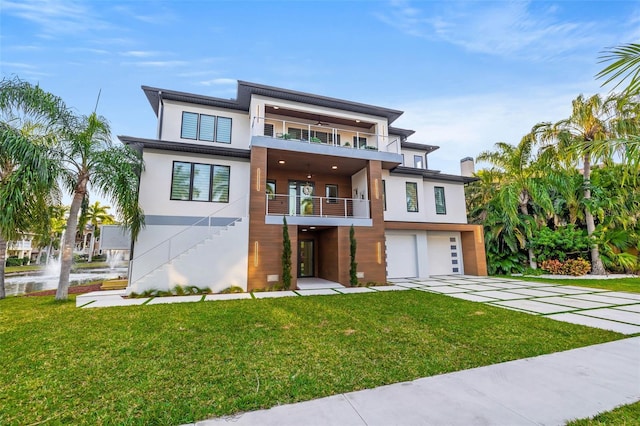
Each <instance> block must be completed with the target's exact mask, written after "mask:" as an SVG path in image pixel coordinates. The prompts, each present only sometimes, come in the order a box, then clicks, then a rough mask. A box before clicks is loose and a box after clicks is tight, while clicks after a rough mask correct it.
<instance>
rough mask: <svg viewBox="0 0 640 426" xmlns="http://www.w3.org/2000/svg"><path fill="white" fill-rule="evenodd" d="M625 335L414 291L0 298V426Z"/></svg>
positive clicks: (292, 389)
mask: <svg viewBox="0 0 640 426" xmlns="http://www.w3.org/2000/svg"><path fill="white" fill-rule="evenodd" d="M623 337H624V336H622V335H620V334H617V333H613V332H609V331H605V330H599V329H593V328H588V327H583V326H579V325H574V324H569V323H564V322H559V321H554V320H551V319H547V318H542V317H539V316H534V315H528V314H524V313H520V312H514V311H510V310H507V309H501V308H496V307H492V306H488V305H484V304H479V303H473V302H467V301H464V300H459V299H454V298H451V297H447V296H442V295H437V294H431V293H426V292H421V291H417V290H410V291H400V292H381V293H375V294H354V295H344V296H315V297H295V298H284V299H262V300H237V301H226V302H200V303H185V304H175V305H153V306H152V305H148V306H135V307H134V306H131V307H115V308H97V309H78V308H76V307H75V304H74V302H68V303H56V302H54V301H53V298H51V297H14V298H9V299H6V300H2V301H0V342H1V344H0V360H2V366H3V367H2V368H1V369H0V406H1V407H2V409H0V424H33V423H40V422H42V423H46V424H92V425H93V424H182V423H189V422H194V421H197V420H202V419H206V418H208V417H211V416H220V415H225V414H231V413H237V412H240V411H250V410H256V409H259V408H266V407H272V406H275V405H278V404H285V403H291V402H295V401H302V400H309V399H313V398H319V397H323V396H327V395H333V394H337V393H342V392H349V391H354V390H359V389H365V388H373V387H376V386H380V385H384V384H388V383H394V382H399V381H406V380H412V379H416V378H418V377H424V376H431V375H434V374H441V373H447V372H451V371H457V370H462V369H467V368H472V367H477V366H482V365H488V364H494V363H498V362H503V361H508V360H513V359H519V358H525V357H530V356H535V355H540V354H545V353H551V352H556V351H561V350H567V349H571V348H576V347H581V346H586V345H591V344H596V343H601V342H606V341H611V340H616V339H620V338H623Z"/></svg>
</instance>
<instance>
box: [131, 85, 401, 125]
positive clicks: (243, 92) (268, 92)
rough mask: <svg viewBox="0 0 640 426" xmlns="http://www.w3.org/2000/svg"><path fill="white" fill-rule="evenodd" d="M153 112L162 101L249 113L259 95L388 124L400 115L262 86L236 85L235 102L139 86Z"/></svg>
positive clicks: (379, 108) (397, 111)
mask: <svg viewBox="0 0 640 426" xmlns="http://www.w3.org/2000/svg"><path fill="white" fill-rule="evenodd" d="M142 90H143V91H144V93H145V95H146V96H147V99H148V100H149V103H150V104H151V107H152V108H153V111H154V112H155V113H156V115H158V111H159V109H160V108H159V105H160V102H161V100H162V99H168V100H173V101H180V102H188V103H194V104H199V105H208V106H216V107H221V108H229V109H236V110H240V111H249V104H250V103H251V95H262V96H267V97H270V98H275V99H283V100H288V101H294V102H300V103H304V104H309V105H317V106H322V107H327V108H334V109H339V110H343V111H349V112H356V113H360V114H368V115H372V116H375V117H384V118H386V119H387V122H388V123H389V124H391V123H392V122H393V121H395V120H396V119H397V118H398V117H400V116H401V115H402V114H403V111H399V110H395V109H390V108H384V107H379V106H375V105H368V104H362V103H358V102H352V101H347V100H344V99H337V98H330V97H327V96H320V95H314V94H311V93H305V92H297V91H294V90H288V89H282V88H279V87H273V86H265V85H263V84H257V83H250V82H247V81H238V94H237V96H236V99H223V98H216V97H213V96H204V95H197V94H194V93H187V92H179V91H175V90H166V89H160V88H157V87H150V86H142Z"/></svg>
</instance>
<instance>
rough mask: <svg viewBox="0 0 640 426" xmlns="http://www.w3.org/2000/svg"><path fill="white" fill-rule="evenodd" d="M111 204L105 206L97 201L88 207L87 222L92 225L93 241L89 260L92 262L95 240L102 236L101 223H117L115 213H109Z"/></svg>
mask: <svg viewBox="0 0 640 426" xmlns="http://www.w3.org/2000/svg"><path fill="white" fill-rule="evenodd" d="M109 209H111V206H103V205H101V204H100V201H96V202H95V203H93V204H90V205H89V207H88V208H87V215H86V216H87V223H88V224H90V225H91V227H92V231H91V241H90V242H89V258H88V260H87V261H88V262H91V258H92V256H93V247H94V244H95V240H96V239H97V238H100V225H111V224H114V223H116V220H115V218H114V217H113V215H111V214H110V213H109Z"/></svg>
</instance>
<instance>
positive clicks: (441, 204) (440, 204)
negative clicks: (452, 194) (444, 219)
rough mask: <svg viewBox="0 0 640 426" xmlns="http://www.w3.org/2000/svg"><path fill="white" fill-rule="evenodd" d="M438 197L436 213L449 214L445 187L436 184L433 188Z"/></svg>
mask: <svg viewBox="0 0 640 426" xmlns="http://www.w3.org/2000/svg"><path fill="white" fill-rule="evenodd" d="M433 191H434V194H435V198H436V214H447V203H446V200H445V198H444V187H442V186H436V187H434V188H433Z"/></svg>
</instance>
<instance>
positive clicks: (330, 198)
mask: <svg viewBox="0 0 640 426" xmlns="http://www.w3.org/2000/svg"><path fill="white" fill-rule="evenodd" d="M324 191H325V197H327V203H337V202H338V185H334V184H328V185H325V187H324Z"/></svg>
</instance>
